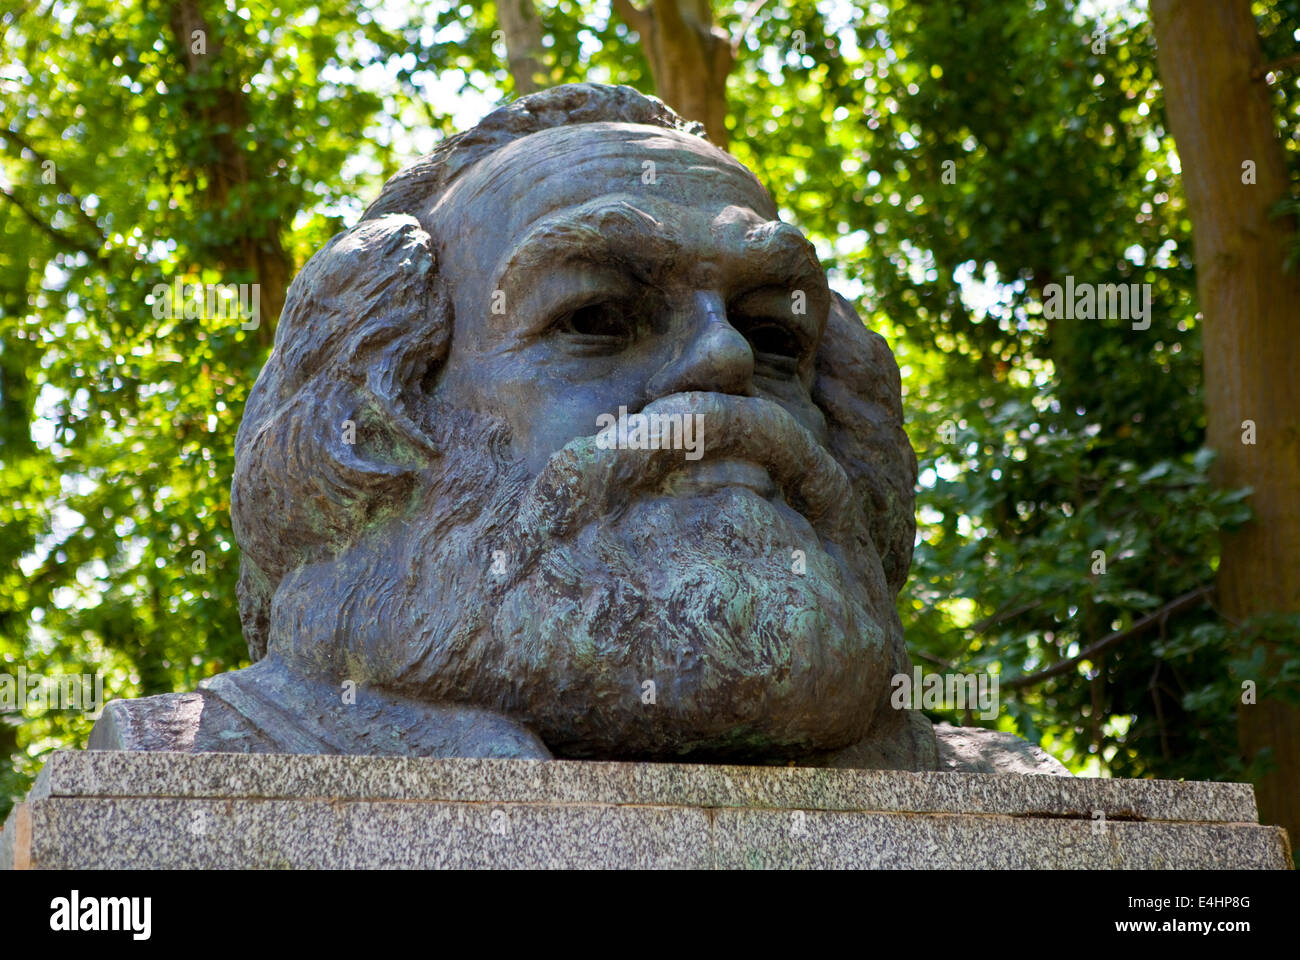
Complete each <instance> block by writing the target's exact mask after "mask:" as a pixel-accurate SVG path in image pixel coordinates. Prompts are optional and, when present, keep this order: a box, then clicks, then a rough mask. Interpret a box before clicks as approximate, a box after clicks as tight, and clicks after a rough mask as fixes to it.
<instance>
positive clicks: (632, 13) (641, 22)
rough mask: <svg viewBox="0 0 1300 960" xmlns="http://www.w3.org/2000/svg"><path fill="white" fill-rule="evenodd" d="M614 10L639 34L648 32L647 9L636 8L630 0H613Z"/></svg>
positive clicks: (648, 15) (649, 15)
mask: <svg viewBox="0 0 1300 960" xmlns="http://www.w3.org/2000/svg"><path fill="white" fill-rule="evenodd" d="M614 12H615V13H617V14H618V15H619V16H620V17H622V18H623V19H624V20H626V21H627V25H628V26H629V27H631V28H632V29H633V30H635V31H636V32H637V33H639V34H641V36H643V37H644V36H646V35H647V34H649V33H650V24H651V19H652V17H651V14H650V11H648V10H638V9H637V8H636V7H635V6H634V5H633V3H632V0H614Z"/></svg>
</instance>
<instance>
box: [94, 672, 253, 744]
mask: <svg viewBox="0 0 1300 960" xmlns="http://www.w3.org/2000/svg"><path fill="white" fill-rule="evenodd" d="M86 748H87V749H89V750H172V751H178V752H181V753H198V752H209V751H211V752H217V753H260V752H264V751H267V750H269V749H271V744H270V741H268V740H267V738H266V737H265V736H264V735H263V734H261V733H260V732H259V731H258V730H257V728H256V727H255V726H254V725H253V724H251V723H250V722H249V721H248V720H247V719H246V718H245V717H243V716H242V715H241V714H239V713H238V712H237V711H235V710H234V709H232V708H231V707H230V705H229V704H227V703H226V702H225V701H224V700H222V699H221V698H220V697H218V696H215V695H214V694H212V693H211V692H209V691H208V690H205V689H202V688H200V689H199V690H196V691H194V692H192V693H163V694H159V695H157V696H153V697H140V698H138V699H135V700H113V701H111V702H110V703H107V704H105V706H104V710H103V712H102V713H101V714H100V716H99V719H98V720H96V721H95V726H94V728H93V729H91V731H90V739H89V740H88V741H87V743H86Z"/></svg>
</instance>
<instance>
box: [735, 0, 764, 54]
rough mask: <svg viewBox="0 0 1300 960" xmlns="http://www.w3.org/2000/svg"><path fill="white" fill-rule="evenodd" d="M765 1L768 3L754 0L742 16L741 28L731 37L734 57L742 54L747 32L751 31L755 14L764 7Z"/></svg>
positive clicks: (762, 0)
mask: <svg viewBox="0 0 1300 960" xmlns="http://www.w3.org/2000/svg"><path fill="white" fill-rule="evenodd" d="M765 3H767V0H753V2H752V3H750V5H749V6H748V7H746V8H745V12H744V14H743V15H742V16H741V18H740V28H739V29H738V30H737V31H736V35H735V36H734V37H732V38H731V56H732V58H733V59H735V58H736V57H738V56H739V55H740V45H741V44H742V43H744V42H745V34H747V33H748V32H749V25H750V24H751V23H753V21H754V17H755V15H756V14H757V13H758V11H760V10H762V9H763V5H764V4H765Z"/></svg>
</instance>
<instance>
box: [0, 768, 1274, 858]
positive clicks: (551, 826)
mask: <svg viewBox="0 0 1300 960" xmlns="http://www.w3.org/2000/svg"><path fill="white" fill-rule="evenodd" d="M27 811H28V815H29V816H30V825H31V829H30V836H31V841H30V851H29V858H30V863H31V865H32V866H35V867H54V868H57V867H66V868H101V867H123V868H133V867H140V868H143V867H163V868H187V869H188V868H213V867H256V868H277V867H320V868H326V867H329V868H349V867H386V868H387V867H490V868H499V867H517V868H541V867H602V868H649V867H664V868H696V867H723V868H737V867H827V868H833V867H897V866H906V867H940V866H948V867H971V866H986V867H1056V866H1062V867H1066V866H1079V867H1093V868H1110V867H1123V868H1130V867H1131V868H1138V867H1141V868H1195V867H1199V868H1218V867H1232V868H1242V869H1244V868H1257V867H1275V868H1285V867H1287V866H1288V865H1289V863H1290V855H1289V852H1288V847H1287V840H1286V834H1285V832H1284V831H1282V830H1281V829H1280V828H1276V827H1261V826H1259V825H1258V824H1257V823H1256V813H1255V804H1254V797H1253V793H1252V791H1251V788H1250V787H1249V786H1248V785H1245V784H1233V783H1174V782H1168V781H1153V780H1146V781H1134V780H1130V781H1124V780H1089V779H1076V778H1065V777H1054V776H1032V775H1027V776H1001V775H991V774H962V773H905V772H898V771H863V770H834V769H825V768H798V767H736V766H713V765H687V764H634V763H594V762H575V761H534V760H489V759H443V760H433V759H427V758H409V757H365V756H314V755H276V754H175V753H134V752H121V753H115V752H106V751H86V752H81V751H63V752H58V753H55V754H53V755H52V756H51V758H50V760H49V761H48V762H47V763H46V766H45V768H44V769H43V770H42V772H41V775H40V776H39V777H38V779H37V782H36V785H35V786H34V788H33V790H32V794H31V797H30V798H29V801H28V804H27ZM12 819H13V818H11V821H12ZM11 825H12V824H11ZM5 834H8V835H9V836H5V835H0V845H3V844H4V843H5V842H8V844H9V845H10V846H12V845H13V841H12V839H11V837H12V834H11V831H10V829H6V830H5ZM0 849H3V847H2V846H0ZM12 858H13V853H10V854H9V856H8V857H7V858H6V859H5V860H4V861H3V864H2V865H4V866H8V865H9V864H10V862H11V861H12Z"/></svg>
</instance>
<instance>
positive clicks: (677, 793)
mask: <svg viewBox="0 0 1300 960" xmlns="http://www.w3.org/2000/svg"><path fill="white" fill-rule="evenodd" d="M50 796H56V797H76V796H104V797H132V796H152V797H159V796H163V797H196V798H197V797H210V798H214V799H230V798H261V799H328V800H444V801H452V802H471V803H486V802H491V801H496V800H499V801H503V802H508V803H575V802H583V803H604V804H650V805H677V806H698V807H760V808H762V807H767V808H783V809H805V810H872V811H881V812H926V813H976V814H1007V815H1011V816H1033V815H1036V814H1042V815H1046V816H1077V817H1084V818H1091V817H1092V816H1093V813H1094V811H1101V812H1103V813H1104V814H1105V815H1106V817H1107V818H1109V819H1127V820H1173V821H1204V822H1228V823H1254V822H1255V821H1256V820H1257V813H1256V810H1255V799H1254V793H1253V791H1252V790H1251V788H1250V786H1249V785H1248V784H1242V783H1201V782H1192V783H1182V782H1175V781H1168V780H1103V779H1086V778H1071V777H1051V776H1043V777H1036V776H1017V777H1002V776H995V775H989V774H962V773H908V772H904V771H896V770H835V769H824V768H813V767H738V766H723V765H712V764H709V765H705V764H673V763H596V762H589V761H563V760H491V759H478V758H459V759H443V760H435V759H429V758H422V757H362V756H313V755H291V754H269V755H266V754H219V753H201V754H182V753H135V752H127V751H123V752H113V751H99V750H90V751H80V750H63V751H57V752H55V753H54V754H52V755H51V757H50V759H49V760H48V761H47V762H46V764H45V767H44V769H42V771H41V774H40V776H39V777H37V780H36V784H35V786H34V787H33V789H32V799H40V798H44V797H50Z"/></svg>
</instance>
